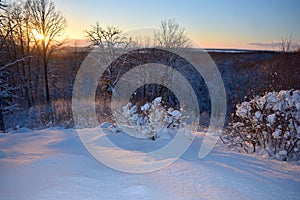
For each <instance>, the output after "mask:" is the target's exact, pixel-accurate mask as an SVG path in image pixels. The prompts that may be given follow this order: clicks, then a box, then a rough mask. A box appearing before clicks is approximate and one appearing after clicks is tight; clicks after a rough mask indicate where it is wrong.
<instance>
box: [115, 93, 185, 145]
mask: <svg viewBox="0 0 300 200" xmlns="http://www.w3.org/2000/svg"><path fill="white" fill-rule="evenodd" d="M161 100H162V97H157V98H155V99H154V100H153V101H152V102H148V103H145V104H144V105H142V106H139V105H134V104H132V103H128V104H127V105H126V106H124V107H123V111H122V113H118V119H119V120H118V123H119V124H120V125H121V126H122V129H124V128H127V130H129V131H130V132H131V133H134V134H135V136H136V137H148V138H151V139H153V140H154V139H156V138H157V137H159V135H160V133H161V129H162V128H163V127H167V128H179V125H180V122H181V112H180V111H179V110H174V109H173V108H169V109H166V108H165V107H164V106H162V105H161Z"/></svg>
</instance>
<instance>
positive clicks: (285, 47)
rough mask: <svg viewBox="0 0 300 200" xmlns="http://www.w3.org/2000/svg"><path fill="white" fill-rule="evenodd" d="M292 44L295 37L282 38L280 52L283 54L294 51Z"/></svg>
mask: <svg viewBox="0 0 300 200" xmlns="http://www.w3.org/2000/svg"><path fill="white" fill-rule="evenodd" d="M292 42H293V36H292V35H290V37H288V38H282V39H281V42H280V46H279V48H280V51H281V52H282V53H286V52H289V51H291V50H292V48H293V47H292Z"/></svg>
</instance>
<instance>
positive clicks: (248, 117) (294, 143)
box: [221, 90, 300, 160]
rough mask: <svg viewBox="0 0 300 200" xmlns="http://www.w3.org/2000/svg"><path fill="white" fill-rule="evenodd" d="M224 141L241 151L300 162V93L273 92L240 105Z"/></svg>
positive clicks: (291, 91)
mask: <svg viewBox="0 0 300 200" xmlns="http://www.w3.org/2000/svg"><path fill="white" fill-rule="evenodd" d="M221 139H222V141H223V142H224V143H227V144H229V146H230V147H232V148H234V149H238V150H239V151H244V152H247V153H250V152H260V153H263V152H266V153H267V154H268V155H269V156H270V157H273V158H276V159H278V160H299V158H300V141H299V139H300V90H289V91H284V90H282V91H280V92H269V93H267V94H266V95H264V96H256V97H255V98H253V99H252V100H251V101H249V102H243V103H242V104H238V105H237V106H236V112H235V113H234V114H233V115H232V122H231V123H229V125H228V127H227V129H225V131H224V132H223V134H222V135H221Z"/></svg>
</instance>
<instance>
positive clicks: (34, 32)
mask: <svg viewBox="0 0 300 200" xmlns="http://www.w3.org/2000/svg"><path fill="white" fill-rule="evenodd" d="M31 32H32V34H33V36H34V38H35V39H37V40H44V39H45V36H44V35H43V34H41V33H39V32H38V31H37V30H35V29H32V30H31Z"/></svg>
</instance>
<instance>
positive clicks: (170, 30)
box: [154, 19, 190, 48]
mask: <svg viewBox="0 0 300 200" xmlns="http://www.w3.org/2000/svg"><path fill="white" fill-rule="evenodd" d="M154 38H155V40H156V42H157V44H158V46H160V47H164V48H184V47H189V46H190V41H189V38H188V36H187V33H186V30H185V28H183V27H181V26H179V24H178V23H177V22H176V21H175V19H168V20H164V21H162V22H161V25H160V29H159V30H158V31H155V32H154Z"/></svg>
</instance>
